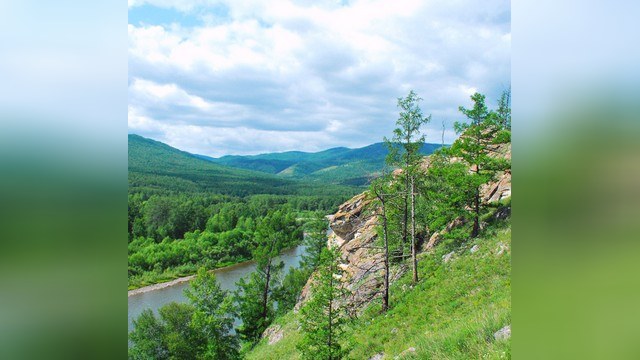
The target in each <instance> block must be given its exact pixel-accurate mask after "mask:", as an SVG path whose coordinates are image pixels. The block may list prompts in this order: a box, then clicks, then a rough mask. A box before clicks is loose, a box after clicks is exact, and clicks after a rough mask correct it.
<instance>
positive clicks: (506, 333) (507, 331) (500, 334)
mask: <svg viewBox="0 0 640 360" xmlns="http://www.w3.org/2000/svg"><path fill="white" fill-rule="evenodd" d="M493 337H494V338H495V339H496V340H497V341H500V340H507V339H509V338H510V337H511V325H507V326H505V327H503V328H502V329H500V330H498V331H496V332H495V334H493Z"/></svg>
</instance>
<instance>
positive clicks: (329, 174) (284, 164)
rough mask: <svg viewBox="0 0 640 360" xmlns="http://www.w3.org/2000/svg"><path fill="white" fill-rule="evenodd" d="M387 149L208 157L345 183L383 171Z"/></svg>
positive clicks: (425, 149)
mask: <svg viewBox="0 0 640 360" xmlns="http://www.w3.org/2000/svg"><path fill="white" fill-rule="evenodd" d="M439 147H440V145H438V144H425V145H424V146H423V148H422V150H421V153H422V154H424V155H428V154H431V153H432V152H433V151H434V150H436V149H437V148H439ZM386 156H387V149H386V147H385V145H384V144H383V143H376V144H372V145H369V146H365V147H362V148H357V149H349V148H345V147H339V148H333V149H328V150H324V151H320V152H315V153H308V152H301V151H288V152H282V153H269V154H260V155H250V156H237V155H232V156H223V157H221V158H217V159H215V158H210V157H205V156H201V157H202V158H206V159H207V160H210V161H212V162H215V163H217V164H222V165H227V166H231V167H235V168H241V169H251V170H255V171H261V172H265V173H270V174H278V175H280V176H282V177H288V178H298V179H308V180H313V181H318V182H328V183H334V184H345V185H357V186H361V185H365V184H366V183H367V180H368V178H369V177H370V176H371V175H372V174H375V173H376V172H378V171H380V170H381V169H382V167H383V165H384V160H385V157H386Z"/></svg>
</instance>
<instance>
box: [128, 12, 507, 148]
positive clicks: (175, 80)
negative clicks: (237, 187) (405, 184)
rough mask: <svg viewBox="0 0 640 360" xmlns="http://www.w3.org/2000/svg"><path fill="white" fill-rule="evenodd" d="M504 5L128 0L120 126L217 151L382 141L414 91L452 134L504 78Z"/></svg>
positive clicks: (436, 138) (433, 137) (435, 137)
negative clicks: (463, 110) (478, 97)
mask: <svg viewBox="0 0 640 360" xmlns="http://www.w3.org/2000/svg"><path fill="white" fill-rule="evenodd" d="M510 17H511V16H510V4H509V1H504V0H495V1H494V0H489V1H485V2H483V3H482V6H478V4H477V2H474V1H437V2H436V1H417V0H398V1H310V0H309V1H292V0H271V1H252V0H247V1H231V0H228V1H225V0H176V1H168V0H129V26H128V27H129V29H128V33H129V78H128V83H129V90H128V92H129V109H128V127H129V132H130V133H137V134H140V135H143V136H148V137H151V138H154V139H157V140H159V141H163V142H166V143H168V144H170V145H172V146H175V147H178V148H180V149H184V150H187V151H190V152H195V153H200V154H205V155H210V156H220V155H224V154H256V153H263V152H273V151H287V150H303V151H317V150H322V149H326V148H330V147H335V146H347V147H359V146H364V145H368V144H371V143H374V142H379V141H381V140H382V137H383V136H388V135H389V134H390V133H391V130H392V129H393V127H394V123H395V120H396V118H397V116H398V111H397V108H396V99H397V98H398V97H400V96H404V95H406V94H407V93H408V92H409V90H410V89H414V90H415V91H416V92H417V93H418V94H419V95H420V96H421V97H422V98H423V99H424V100H423V101H422V103H421V107H422V109H423V111H424V113H425V114H432V123H431V124H429V125H428V126H427V127H425V133H426V135H427V141H432V142H440V139H441V128H442V123H443V122H444V123H445V126H446V128H447V131H446V133H445V141H446V142H451V141H452V140H453V139H454V138H455V133H454V132H453V130H452V128H453V126H452V124H453V122H454V121H458V120H462V118H461V117H460V114H459V112H458V110H457V108H458V106H460V105H464V106H468V105H470V100H469V96H470V95H471V94H472V93H473V92H475V91H479V92H482V93H485V94H486V95H487V97H488V99H489V101H490V103H494V102H495V99H496V98H497V97H498V96H499V93H500V92H501V91H502V90H503V89H504V88H506V87H508V86H509V82H510V71H511V60H510V51H511V23H510Z"/></svg>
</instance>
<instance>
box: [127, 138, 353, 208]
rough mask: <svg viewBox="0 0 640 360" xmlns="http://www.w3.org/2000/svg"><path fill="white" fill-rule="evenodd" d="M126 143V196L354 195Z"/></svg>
mask: <svg viewBox="0 0 640 360" xmlns="http://www.w3.org/2000/svg"><path fill="white" fill-rule="evenodd" d="M128 140H129V154H128V159H129V191H130V192H145V193H148V194H153V193H167V192H189V193H196V192H197V193H202V192H207V193H216V194H227V195H237V196H245V195H251V194H278V195H303V194H316V193H319V192H322V193H323V194H327V193H335V194H344V193H355V190H354V189H352V188H348V187H342V186H324V185H323V186H321V184H311V183H309V182H304V181H297V180H293V179H284V178H282V177H278V176H275V175H271V174H266V173H264V172H257V171H250V170H246V169H237V168H233V167H229V166H224V165H221V164H215V163H212V162H211V161H207V160H204V159H202V158H199V157H197V156H195V155H193V154H190V153H188V152H185V151H181V150H178V149H175V148H173V147H171V146H169V145H167V144H164V143H161V142H159V141H155V140H151V139H147V138H144V137H142V136H139V135H133V134H130V135H129V139H128ZM320 187H321V188H320Z"/></svg>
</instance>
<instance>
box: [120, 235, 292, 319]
mask: <svg viewBox="0 0 640 360" xmlns="http://www.w3.org/2000/svg"><path fill="white" fill-rule="evenodd" d="M303 254H304V246H302V245H300V246H298V247H295V248H293V249H290V250H286V251H284V252H283V253H282V254H281V255H280V256H279V257H278V259H279V260H282V261H283V262H284V272H283V275H284V274H286V272H287V271H289V268H291V267H295V268H297V267H298V266H300V260H301V258H302V255H303ZM255 268H256V264H255V263H254V262H253V261H248V262H244V263H240V264H237V265H232V266H228V267H225V268H221V269H217V270H215V271H214V272H215V274H216V278H217V280H218V283H219V284H220V287H221V288H222V289H223V290H229V291H233V290H235V289H236V285H235V284H236V282H237V281H238V280H240V278H242V277H245V276H247V275H249V274H250V273H251V272H253V271H254V270H255ZM187 286H189V282H188V281H185V282H181V283H178V284H175V285H172V286H168V287H165V288H162V289H157V290H151V291H148V292H144V293H139V294H135V295H131V296H129V331H131V330H132V328H133V319H135V318H137V317H138V316H139V315H140V314H141V313H142V311H143V310H145V309H152V310H153V311H154V312H155V313H156V314H157V312H158V309H159V308H161V307H162V306H163V305H166V304H168V303H170V302H172V301H176V302H187V298H186V296H184V292H183V290H184V289H185V288H186V287H187Z"/></svg>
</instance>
